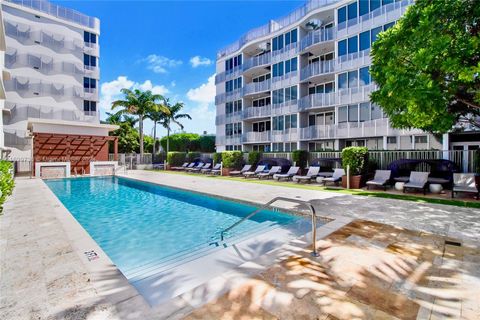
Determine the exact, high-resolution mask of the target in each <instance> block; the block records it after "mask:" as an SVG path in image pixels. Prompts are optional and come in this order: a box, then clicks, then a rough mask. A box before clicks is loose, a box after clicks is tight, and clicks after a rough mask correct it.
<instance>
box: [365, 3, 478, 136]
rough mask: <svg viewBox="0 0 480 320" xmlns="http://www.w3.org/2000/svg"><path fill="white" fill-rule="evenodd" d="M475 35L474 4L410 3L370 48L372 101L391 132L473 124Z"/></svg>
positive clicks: (475, 113)
mask: <svg viewBox="0 0 480 320" xmlns="http://www.w3.org/2000/svg"><path fill="white" fill-rule="evenodd" d="M479 33H480V4H479V2H478V0H417V1H415V4H414V5H412V6H410V7H409V8H408V10H407V11H406V13H405V15H404V16H403V17H402V18H401V19H400V20H399V21H398V23H397V24H396V25H395V26H394V27H392V28H390V29H388V30H387V31H385V32H383V33H381V34H380V35H379V38H378V40H377V41H375V43H374V44H373V46H372V60H373V65H372V67H371V69H370V71H371V75H372V78H373V80H374V81H375V82H376V83H377V84H378V86H379V89H378V90H377V91H375V92H373V93H372V96H371V98H372V101H373V102H375V103H377V104H379V105H380V106H381V107H382V109H383V110H384V112H385V113H386V114H387V115H388V117H389V118H390V120H391V123H392V125H393V126H394V127H397V128H419V129H423V130H425V131H430V132H438V133H443V132H447V131H448V130H450V129H451V128H452V126H453V125H455V124H456V123H457V122H458V121H469V122H471V123H473V124H474V125H476V126H479V123H478V122H477V121H475V120H476V119H475V116H478V115H480V77H479V74H480V38H479Z"/></svg>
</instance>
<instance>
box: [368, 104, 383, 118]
mask: <svg viewBox="0 0 480 320" xmlns="http://www.w3.org/2000/svg"><path fill="white" fill-rule="evenodd" d="M370 110H371V114H372V120H375V119H381V118H382V109H380V107H379V106H378V105H376V104H372V105H371V107H370Z"/></svg>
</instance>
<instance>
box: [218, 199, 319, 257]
mask: <svg viewBox="0 0 480 320" xmlns="http://www.w3.org/2000/svg"><path fill="white" fill-rule="evenodd" d="M277 201H285V202H292V203H297V204H301V205H304V206H305V207H307V208H308V209H309V210H310V213H311V218H312V252H311V255H312V256H313V257H318V252H317V214H316V213H315V208H314V207H313V205H312V204H311V203H310V201H305V200H299V199H291V198H285V197H276V198H273V199H272V200H270V201H268V202H267V203H265V204H264V205H262V206H261V207H260V208H258V209H256V210H255V211H253V212H251V213H250V214H248V215H247V216H245V217H243V218H242V219H241V220H238V221H237V222H235V223H234V224H232V225H231V226H230V227H228V228H226V229H224V230H222V232H221V233H220V240H221V241H223V240H224V239H225V233H226V232H228V231H230V230H232V229H233V228H235V227H236V226H238V225H239V224H241V223H242V222H244V221H245V220H248V219H250V218H251V217H253V216H254V215H256V214H257V213H259V212H261V211H263V210H265V209H268V208H270V207H272V204H273V203H275V202H277ZM273 208H274V209H278V208H277V207H273Z"/></svg>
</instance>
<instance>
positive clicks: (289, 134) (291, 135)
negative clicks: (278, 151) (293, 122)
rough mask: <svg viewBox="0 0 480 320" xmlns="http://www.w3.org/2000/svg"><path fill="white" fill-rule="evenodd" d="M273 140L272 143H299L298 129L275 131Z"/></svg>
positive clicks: (272, 136)
mask: <svg viewBox="0 0 480 320" xmlns="http://www.w3.org/2000/svg"><path fill="white" fill-rule="evenodd" d="M271 138H272V139H271V140H272V142H289V141H298V129H297V128H290V129H285V130H273V131H272V135H271Z"/></svg>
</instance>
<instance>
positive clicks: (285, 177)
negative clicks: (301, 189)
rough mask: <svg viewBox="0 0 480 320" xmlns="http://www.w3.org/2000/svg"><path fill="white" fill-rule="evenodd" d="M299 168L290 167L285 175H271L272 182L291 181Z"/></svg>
mask: <svg viewBox="0 0 480 320" xmlns="http://www.w3.org/2000/svg"><path fill="white" fill-rule="evenodd" d="M298 170H300V167H290V169H288V172H287V173H283V174H282V173H277V174H274V175H273V179H274V180H278V181H282V180H291V179H292V178H293V176H294V175H296V174H297V173H298Z"/></svg>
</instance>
